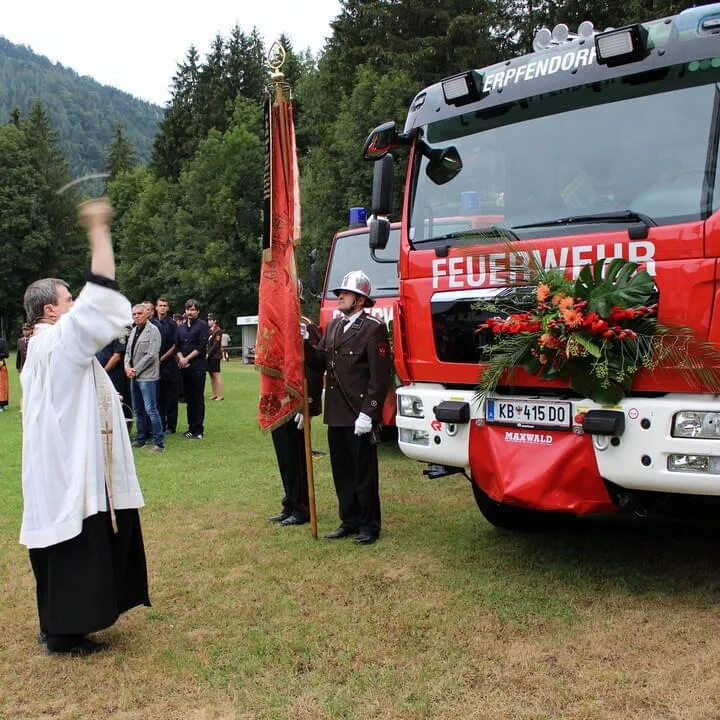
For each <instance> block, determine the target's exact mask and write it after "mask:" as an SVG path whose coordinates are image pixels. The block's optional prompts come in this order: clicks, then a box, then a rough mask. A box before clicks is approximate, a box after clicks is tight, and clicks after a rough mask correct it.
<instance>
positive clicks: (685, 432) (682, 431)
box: [672, 410, 720, 440]
mask: <svg viewBox="0 0 720 720" xmlns="http://www.w3.org/2000/svg"><path fill="white" fill-rule="evenodd" d="M672 436H673V437H681V438H701V439H704V440H713V439H717V438H720V413H716V412H697V411H690V410H685V411H683V412H679V413H676V414H675V417H674V418H673V427H672Z"/></svg>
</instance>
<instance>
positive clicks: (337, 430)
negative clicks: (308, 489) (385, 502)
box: [328, 427, 380, 537]
mask: <svg viewBox="0 0 720 720" xmlns="http://www.w3.org/2000/svg"><path fill="white" fill-rule="evenodd" d="M370 438H371V433H365V434H364V435H359V436H358V435H355V429H354V428H353V427H328V446H329V448H330V463H331V466H332V474H333V481H334V483H335V492H336V493H337V496H338V506H339V512H340V523H341V525H342V526H343V527H344V528H347V529H349V530H358V531H359V532H364V533H367V534H368V535H372V536H373V537H378V536H379V535H380V483H379V476H378V457H377V446H376V445H373V444H372V443H371V442H370Z"/></svg>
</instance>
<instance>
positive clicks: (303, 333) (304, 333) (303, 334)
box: [300, 322, 310, 340]
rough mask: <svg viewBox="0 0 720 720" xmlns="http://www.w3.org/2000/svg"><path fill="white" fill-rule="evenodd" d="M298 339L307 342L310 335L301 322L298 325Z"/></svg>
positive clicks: (305, 325) (304, 324)
mask: <svg viewBox="0 0 720 720" xmlns="http://www.w3.org/2000/svg"><path fill="white" fill-rule="evenodd" d="M300 337H301V338H302V339H303V340H309V339H310V333H309V332H308V329H307V324H306V323H304V322H301V323H300Z"/></svg>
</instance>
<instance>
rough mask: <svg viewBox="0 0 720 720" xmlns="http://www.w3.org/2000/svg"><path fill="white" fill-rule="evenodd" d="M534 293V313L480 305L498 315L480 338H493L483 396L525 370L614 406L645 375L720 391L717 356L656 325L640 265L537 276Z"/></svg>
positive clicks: (537, 271) (649, 284)
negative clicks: (669, 375) (660, 370)
mask: <svg viewBox="0 0 720 720" xmlns="http://www.w3.org/2000/svg"><path fill="white" fill-rule="evenodd" d="M532 270H533V272H532V274H533V276H534V282H533V283H532V284H534V285H536V286H537V291H536V294H535V297H534V298H532V301H531V302H532V304H531V306H530V307H527V308H523V310H524V311H522V312H518V310H519V309H520V308H518V305H517V303H515V304H514V305H512V306H502V304H501V303H499V302H493V303H490V302H482V303H477V304H476V305H475V306H474V307H475V309H479V310H482V311H484V312H490V313H492V312H496V313H497V317H494V318H490V319H489V320H487V321H486V322H485V323H483V324H482V325H480V326H479V328H478V331H488V332H490V333H492V335H493V339H492V342H491V343H490V344H489V345H488V346H487V347H486V348H485V352H486V353H487V354H488V355H489V360H488V364H487V366H486V367H485V370H484V373H483V375H482V377H481V380H480V384H479V386H478V394H479V395H480V396H481V397H485V396H486V395H487V393H490V392H493V391H494V390H495V388H496V387H497V385H498V383H499V382H500V380H501V378H502V376H503V374H504V373H506V372H510V373H511V372H512V370H513V369H514V368H518V367H521V368H523V369H524V370H525V371H527V372H528V373H530V374H531V375H538V376H539V377H541V378H542V379H544V380H565V381H567V382H568V384H569V386H570V388H571V389H572V390H574V391H575V392H577V393H578V394H579V395H580V396H582V397H587V398H591V399H592V400H594V401H596V402H598V403H601V404H614V403H617V402H618V401H619V400H620V399H621V398H622V397H624V396H625V395H626V394H627V393H628V392H629V391H630V388H631V386H632V382H633V378H634V377H635V375H636V373H637V372H638V371H639V370H640V369H641V368H643V367H644V368H649V369H652V368H655V367H657V366H658V365H662V364H666V365H670V366H673V367H678V368H680V369H681V370H682V371H684V372H685V373H686V374H687V375H689V376H690V377H691V379H692V380H693V381H694V382H696V383H699V384H701V385H703V386H704V387H706V388H708V389H710V390H712V391H714V392H718V391H720V354H719V353H718V352H717V349H716V348H715V346H713V345H710V344H709V343H703V342H700V341H698V340H696V339H695V338H694V337H693V336H692V334H691V332H690V331H689V330H687V329H686V328H674V329H673V328H669V327H666V326H663V325H661V324H660V323H658V321H657V303H656V302H655V301H654V300H655V298H656V289H655V284H654V282H653V279H652V278H651V277H650V275H649V274H648V273H647V271H645V270H640V269H639V268H638V265H637V264H636V263H633V262H630V261H628V260H624V259H622V258H615V259H612V260H610V261H609V262H606V261H605V260H604V259H602V260H598V261H597V262H596V263H595V264H588V265H585V266H584V267H583V268H582V269H581V271H580V274H579V275H578V278H577V280H576V281H575V282H573V281H572V280H569V279H568V278H566V277H565V276H564V274H563V273H562V272H561V271H560V270H554V269H553V270H544V269H542V268H539V267H535V268H533V269H532Z"/></svg>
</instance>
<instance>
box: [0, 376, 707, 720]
mask: <svg viewBox="0 0 720 720" xmlns="http://www.w3.org/2000/svg"><path fill="white" fill-rule="evenodd" d="M10 376H11V380H12V383H13V385H12V387H11V404H10V408H9V410H8V412H5V413H2V414H0V462H1V466H0V587H1V588H2V601H1V602H0V627H1V628H2V630H1V631H0V677H1V678H2V682H1V684H0V719H1V720H24V719H29V718H44V719H45V718H58V719H60V720H70V719H76V718H77V719H80V718H117V719H119V720H128V719H137V720H141V719H142V720H145V719H149V720H160V719H163V720H166V719H169V718H173V719H175V718H177V719H178V720H220V719H223V720H228V719H231V718H232V719H233V720H234V719H236V718H301V719H303V718H307V719H313V720H314V719H316V718H321V719H322V718H348V719H357V720H362V719H364V718H403V719H410V718H413V719H414V718H447V719H451V718H480V719H484V718H489V719H495V718H498V719H499V718H506V719H508V720H525V719H528V720H529V719H533V720H546V719H549V718H558V719H560V718H562V719H565V718H578V719H583V720H585V719H595V718H597V719H598V720H600V719H605V718H623V719H624V718H638V719H639V718H643V719H648V718H650V719H653V720H655V719H657V718H683V719H684V718H687V719H688V720H703V719H707V720H714V719H716V718H717V717H720V683H718V677H719V676H720V673H719V664H720V661H719V660H718V658H720V640H719V639H718V638H719V635H720V634H719V633H718V632H717V627H718V623H719V621H720V611H719V610H718V597H719V595H720V572H719V571H718V542H717V534H716V533H715V531H714V528H713V527H709V528H708V527H706V526H700V525H698V524H679V523H670V522H667V521H666V522H660V521H652V522H651V521H644V522H643V521H630V520H628V519H624V518H619V517H610V518H608V517H605V518H590V519H585V520H583V521H581V522H579V523H577V524H576V526H575V527H573V528H571V529H570V530H566V531H564V532H562V533H556V534H546V535H522V534H514V533H508V532H500V531H497V530H495V529H493V528H492V527H491V526H489V525H488V524H487V523H486V522H485V521H484V520H483V519H482V517H481V516H480V514H479V513H478V511H477V509H476V507H475V505H474V501H473V499H472V493H471V491H470V488H469V487H468V483H467V481H466V480H465V479H464V478H462V477H460V476H455V477H451V478H446V479H442V480H435V481H430V480H427V479H425V478H424V477H423V476H422V466H420V465H418V464H416V463H413V462H411V461H409V460H407V459H406V458H404V457H403V456H402V455H401V454H400V453H399V452H398V451H397V449H396V448H394V447H393V446H389V445H383V446H382V447H381V453H380V465H381V495H382V500H383V535H382V538H381V540H380V542H378V543H377V544H375V545H373V546H370V547H357V546H356V545H354V543H353V542H352V541H351V540H350V541H348V540H343V541H335V542H330V541H327V540H323V539H322V537H321V538H320V539H319V540H314V539H313V538H312V537H311V535H310V530H309V526H307V525H306V526H302V527H298V528H281V527H278V526H276V525H272V524H270V523H268V522H267V519H266V518H267V517H268V516H269V515H271V514H273V513H274V512H276V511H278V510H279V509H280V498H281V486H280V480H279V476H278V473H277V470H276V466H275V459H274V453H273V449H272V442H271V440H270V437H269V436H265V435H263V434H262V433H261V432H260V431H259V430H258V429H257V424H256V420H255V408H256V402H257V394H258V388H257V375H256V373H255V372H254V369H253V368H252V367H249V366H242V365H240V364H236V363H234V362H231V363H229V364H224V365H223V377H224V381H225V398H226V399H225V401H224V402H208V403H207V405H208V407H207V417H206V438H205V440H203V441H202V442H194V441H190V440H186V439H184V438H183V437H182V436H181V435H176V436H172V437H170V438H169V439H168V449H167V452H166V453H164V454H163V455H152V454H150V453H149V452H147V451H146V450H137V451H135V452H136V458H137V467H138V472H139V475H140V478H141V484H142V486H143V489H144V492H145V499H146V503H147V507H146V508H145V509H144V510H143V511H142V520H143V530H144V534H145V544H146V552H147V558H148V565H149V572H150V592H151V600H152V603H153V607H152V608H137V609H135V610H132V611H131V612H130V613H128V614H126V615H124V616H123V617H122V618H121V619H120V621H119V622H118V623H117V624H116V625H115V626H114V627H112V628H110V629H108V630H107V631H105V632H104V633H101V634H100V637H102V638H103V639H105V640H107V641H108V642H109V643H110V645H111V650H110V651H109V652H107V653H103V654H100V655H97V656H93V657H91V658H86V659H65V658H54V657H47V656H46V655H45V654H44V653H43V651H42V648H41V647H40V646H38V645H37V644H36V642H35V634H36V632H37V621H36V612H35V602H34V583H33V578H32V573H31V571H30V566H29V562H28V559H27V552H26V550H25V548H23V547H21V546H20V545H19V544H18V541H17V538H18V533H19V526H20V518H21V512H22V498H21V490H20V443H21V428H20V425H21V424H20V415H19V413H18V403H17V398H18V390H17V374H16V373H15V371H14V368H12V367H11V369H10ZM207 394H208V395H209V387H208V392H207ZM181 417H182V418H183V420H184V406H182V405H181ZM180 427H181V428H182V429H183V430H184V429H185V426H184V424H181V426H180ZM313 447H314V448H315V449H318V450H323V451H326V450H327V444H326V439H325V428H324V426H323V425H322V423H321V422H318V421H315V422H314V423H313ZM314 468H315V483H316V494H317V508H318V524H319V531H320V535H322V532H324V531H327V530H331V529H334V528H335V527H336V526H337V522H338V520H337V512H336V501H335V494H334V490H333V487H332V479H331V476H330V471H329V460H328V458H327V456H325V457H320V458H317V459H316V460H315V461H314Z"/></svg>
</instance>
